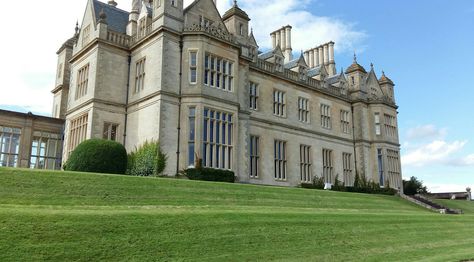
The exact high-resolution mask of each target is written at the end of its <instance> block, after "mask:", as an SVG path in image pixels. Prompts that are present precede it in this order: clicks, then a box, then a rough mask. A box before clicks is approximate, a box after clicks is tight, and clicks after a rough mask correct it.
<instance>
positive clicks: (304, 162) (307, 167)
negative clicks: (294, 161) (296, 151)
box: [300, 145, 312, 183]
mask: <svg viewBox="0 0 474 262" xmlns="http://www.w3.org/2000/svg"><path fill="white" fill-rule="evenodd" d="M311 166H312V164H311V146H308V145H300V180H301V182H303V183H310V182H311V181H312V172H311Z"/></svg>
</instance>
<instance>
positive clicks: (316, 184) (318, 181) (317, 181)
mask: <svg viewBox="0 0 474 262" xmlns="http://www.w3.org/2000/svg"><path fill="white" fill-rule="evenodd" d="M301 187H302V188H310V189H324V177H322V176H320V177H317V176H313V181H312V182H311V183H301Z"/></svg>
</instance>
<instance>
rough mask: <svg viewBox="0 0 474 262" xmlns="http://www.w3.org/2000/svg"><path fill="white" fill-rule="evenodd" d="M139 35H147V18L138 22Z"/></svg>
mask: <svg viewBox="0 0 474 262" xmlns="http://www.w3.org/2000/svg"><path fill="white" fill-rule="evenodd" d="M138 35H139V36H140V37H143V36H145V35H146V17H143V18H142V19H140V21H138Z"/></svg>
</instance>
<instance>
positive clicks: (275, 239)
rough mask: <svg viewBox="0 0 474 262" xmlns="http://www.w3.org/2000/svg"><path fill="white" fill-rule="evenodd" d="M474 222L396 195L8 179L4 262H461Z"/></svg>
mask: <svg viewBox="0 0 474 262" xmlns="http://www.w3.org/2000/svg"><path fill="white" fill-rule="evenodd" d="M473 222H474V216H473V215H461V216H449V215H440V214H436V213H432V212H429V211H425V210H424V209H421V208H419V207H417V206H414V205H412V204H410V203H407V202H405V201H403V200H401V199H399V198H397V197H391V196H374V195H364V194H355V193H341V192H328V191H320V190H308V189H298V188H279V187H265V186H254V185H240V184H222V183H208V182H197V181H187V180H176V179H159V178H140V177H126V176H114V175H98V174H86V173H68V172H47V171H30V170H21V169H2V168H0V235H1V236H2V237H0V261H28V260H61V261H71V260H78V261H90V260H108V261H147V260H153V261H203V260H204V261H259V260H260V261H262V260H281V261H361V260H365V261H423V260H424V261H459V260H462V259H469V258H474V227H472V224H473Z"/></svg>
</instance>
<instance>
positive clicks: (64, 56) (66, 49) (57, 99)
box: [51, 23, 79, 119]
mask: <svg viewBox="0 0 474 262" xmlns="http://www.w3.org/2000/svg"><path fill="white" fill-rule="evenodd" d="M78 37H79V23H76V28H75V33H74V36H73V37H72V38H70V39H68V40H67V41H66V42H65V43H64V44H63V45H62V46H61V48H59V50H58V51H57V52H56V54H57V55H58V63H57V70H56V83H55V86H54V89H53V90H52V91H51V93H53V95H54V98H53V110H52V112H51V115H52V117H55V118H62V119H64V118H66V111H67V101H68V94H69V80H70V75H71V67H70V65H69V60H70V59H71V57H72V51H73V48H74V45H75V44H76V42H77V39H78Z"/></svg>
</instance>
